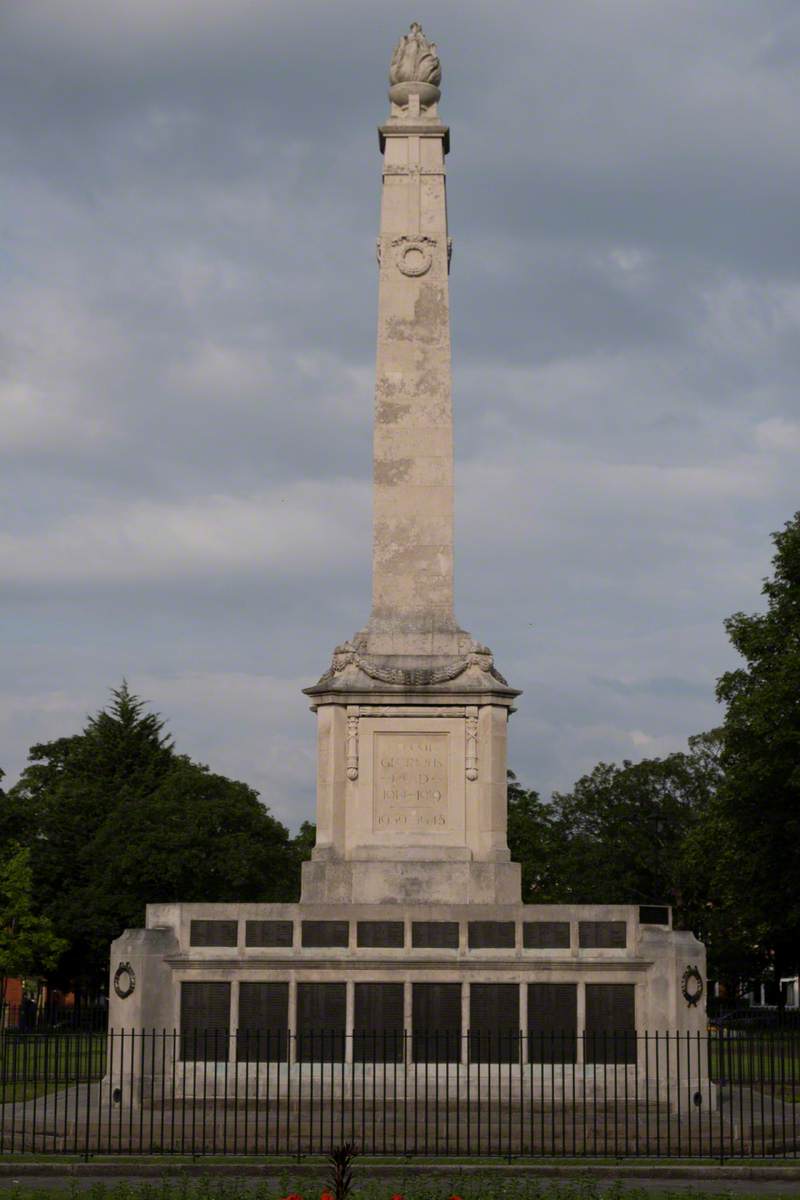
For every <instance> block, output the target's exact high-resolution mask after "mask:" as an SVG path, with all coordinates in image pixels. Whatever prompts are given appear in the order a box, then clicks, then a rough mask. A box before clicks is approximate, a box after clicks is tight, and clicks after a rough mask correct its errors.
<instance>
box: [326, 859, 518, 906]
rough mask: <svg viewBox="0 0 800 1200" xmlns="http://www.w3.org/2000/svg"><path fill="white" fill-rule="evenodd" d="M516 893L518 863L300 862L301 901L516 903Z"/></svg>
mask: <svg viewBox="0 0 800 1200" xmlns="http://www.w3.org/2000/svg"><path fill="white" fill-rule="evenodd" d="M519 895H520V866H519V863H512V862H457V861H453V862H441V861H438V862H421V861H419V860H418V859H417V860H413V861H407V860H405V861H404V860H399V861H394V862H393V861H387V860H385V859H380V860H376V861H372V862H369V861H368V862H358V861H350V862H342V861H331V862H324V861H322V862H320V861H316V862H315V861H312V862H307V863H303V902H304V903H306V904H328V903H333V904H393V903H400V904H419V903H431V904H515V903H516V904H518V903H519Z"/></svg>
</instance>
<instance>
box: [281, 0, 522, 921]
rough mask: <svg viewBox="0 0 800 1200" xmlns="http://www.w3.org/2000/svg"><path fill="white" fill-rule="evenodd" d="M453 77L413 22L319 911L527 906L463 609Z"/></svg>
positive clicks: (383, 242) (397, 63)
mask: <svg viewBox="0 0 800 1200" xmlns="http://www.w3.org/2000/svg"><path fill="white" fill-rule="evenodd" d="M440 82H441V68H440V65H439V60H438V57H437V55H436V47H435V45H433V44H432V43H430V42H429V41H428V40H427V38H426V37H425V35H424V34H423V32H422V29H421V28H420V26H419V25H418V24H416V23H415V24H413V25H412V26H411V30H410V32H409V33H408V34H406V35H405V36H404V37H402V38H401V39H400V42H399V43H398V45H397V47H396V49H395V52H394V55H393V57H392V63H391V67H390V85H391V86H390V89H389V99H390V102H391V111H390V115H389V119H388V121H387V122H386V124H385V125H383V126H381V127H380V130H379V135H380V147H381V152H382V154H383V193H382V202H381V222H380V236H379V238H378V243H377V256H378V263H379V272H380V276H379V292H378V351H377V380H376V392H375V440H374V464H373V465H374V490H373V505H374V509H373V512H374V515H373V576H372V579H373V583H372V612H371V615H370V618H369V621H368V623H367V626H366V628H365V629H364V630H362V632H360V633H358V634H356V635H355V637H353V639H352V640H351V641H349V642H346V643H345V644H344V645H342V646H339V647H337V649H336V650H335V651H334V655H333V661H332V664H331V667H330V670H329V671H328V672H327V673H326V674H325V675H324V676H323V677H322V679H320V681H319V683H317V684H316V685H315V686H314V687H311V688H308V689H307V694H308V695H309V696H310V697H311V698H312V702H313V703H312V707H313V709H314V710H315V711H316V713H317V720H318V778H317V844H316V847H315V850H314V854H313V858H312V861H311V862H310V863H307V864H305V868H304V875H303V901H304V902H307V903H325V902H342V901H352V902H362V903H379V902H388V901H405V902H425V901H430V902H436V901H439V902H442V901H449V902H452V903H470V902H473V901H474V902H481V903H518V902H519V900H520V891H519V868H518V866H517V865H516V864H512V863H510V862H509V851H508V846H507V841H506V728H507V722H508V716H509V712H510V711H511V709H512V704H513V701H514V698H515V697H516V696H517V695H518V694H519V693H518V692H517V691H515V690H514V689H513V688H511V687H509V685H508V684H507V683H506V681H505V680H504V679H503V677H502V676H501V675H500V674H499V673H498V672H497V670H496V669H495V667H494V663H493V660H492V656H491V653H490V652H489V650H487V649H486V647H485V646H481V645H479V644H478V643H477V642H475V641H474V639H473V638H472V637H471V636H470V635H469V634H468V633H466V632H465V631H464V630H462V629H461V628H460V627H459V625H458V623H457V622H456V619H455V615H454V611H453V414H452V404H451V360H450V311H449V287H448V274H449V266H450V256H451V242H450V238H449V236H448V229H447V206H446V198H445V155H446V154H447V152H448V149H449V145H448V129H447V126H446V125H444V124H443V123H442V121H441V119H440V117H439V114H438V102H439V99H440V89H439V84H440Z"/></svg>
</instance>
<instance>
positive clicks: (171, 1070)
mask: <svg viewBox="0 0 800 1200" xmlns="http://www.w3.org/2000/svg"><path fill="white" fill-rule="evenodd" d="M0 1055H1V1058H2V1061H0V1149H1V1150H2V1152H3V1153H26V1152H37V1153H42V1152H44V1153H58V1152H63V1153H71V1154H74V1153H84V1154H92V1153H103V1154H113V1153H125V1154H130V1153H139V1152H141V1153H147V1154H152V1153H165V1154H192V1155H199V1154H254V1155H262V1156H263V1155H287V1154H290V1155H313V1154H321V1153H327V1152H328V1151H329V1150H330V1149H331V1147H332V1146H333V1145H336V1144H337V1143H340V1142H343V1141H354V1142H355V1143H356V1144H357V1145H358V1146H359V1148H360V1149H361V1150H362V1151H363V1152H364V1153H371V1154H381V1155H404V1156H407V1155H420V1156H432V1155H436V1156H453V1155H456V1156H460V1157H461V1156H470V1155H497V1156H503V1157H518V1156H519V1157H530V1156H546V1157H553V1156H568V1157H575V1156H584V1155H585V1156H596V1155H600V1156H604V1157H605V1156H613V1157H615V1158H620V1157H633V1156H656V1157H712V1156H713V1157H714V1158H735V1157H752V1156H755V1157H761V1158H772V1157H786V1156H790V1157H797V1155H798V1140H799V1139H800V1129H798V1109H800V1038H797V1037H794V1036H791V1035H787V1034H778V1035H763V1036H759V1037H755V1036H750V1035H749V1034H742V1035H740V1034H736V1035H727V1034H723V1035H721V1036H717V1035H706V1034H703V1035H698V1034H686V1033H679V1034H673V1033H661V1032H655V1033H644V1034H642V1033H639V1034H636V1033H632V1032H630V1031H623V1032H620V1033H615V1032H612V1031H608V1032H602V1033H576V1032H575V1031H574V1030H571V1031H566V1032H564V1033H530V1034H525V1033H519V1032H516V1031H511V1032H510V1031H508V1030H500V1031H486V1030H470V1031H467V1032H465V1033H460V1032H448V1031H443V1032H436V1031H433V1032H430V1033H420V1032H419V1031H416V1032H415V1034H414V1036H412V1035H411V1034H409V1033H406V1032H399V1031H398V1032H365V1033H355V1034H352V1033H351V1034H346V1033H345V1032H343V1031H342V1030H315V1031H303V1032H301V1033H297V1034H296V1033H290V1032H288V1031H287V1030H285V1029H278V1030H247V1031H239V1032H238V1033H229V1032H228V1031H227V1030H224V1029H220V1030H202V1031H200V1030H195V1031H192V1032H191V1033H186V1032H184V1033H178V1032H173V1031H153V1030H149V1031H127V1030H124V1031H116V1030H115V1031H112V1032H109V1033H108V1034H101V1033H90V1032H85V1031H74V1032H62V1031H55V1032H44V1033H43V1032H37V1031H32V1032H27V1033H21V1032H20V1031H8V1030H6V1031H4V1032H3V1034H2V1036H1V1037H0Z"/></svg>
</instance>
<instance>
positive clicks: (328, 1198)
mask: <svg viewBox="0 0 800 1200" xmlns="http://www.w3.org/2000/svg"><path fill="white" fill-rule="evenodd" d="M319 1200H333V1193H332V1192H323V1193H322V1195H321V1196H320V1198H319Z"/></svg>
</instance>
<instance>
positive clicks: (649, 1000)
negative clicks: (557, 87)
mask: <svg viewBox="0 0 800 1200" xmlns="http://www.w3.org/2000/svg"><path fill="white" fill-rule="evenodd" d="M440 83H441V68H440V64H439V59H438V55H437V52H436V47H435V46H434V45H433V44H432V43H431V42H429V41H428V39H427V38H426V37H425V35H424V33H423V32H422V30H421V28H420V27H419V26H418V25H416V24H414V25H412V27H411V30H410V32H409V33H408V34H406V35H405V36H404V37H403V38H401V39H400V42H399V43H398V45H397V47H396V49H395V52H394V55H393V58H392V63H391V68H390V90H389V99H390V112H389V116H388V119H387V120H386V122H385V123H384V124H383V125H382V126H381V127H380V131H379V144H380V150H381V154H382V158H383V176H382V200H381V216H380V231H379V237H378V245H377V250H378V254H377V257H378V337H377V370H376V388H375V414H374V457H373V478H374V488H373V497H374V505H373V539H372V561H373V570H372V607H371V612H370V616H369V619H368V621H367V623H366V625H365V626H364V627H363V628H362V629H361V630H360V631H359V632H358V633H356V634H354V635H353V636H352V637H350V639H349V640H347V641H345V642H343V643H342V644H341V645H339V646H337V647H336V649H335V650H334V652H333V656H332V659H331V662H330V666H329V667H328V669H327V670H326V671H325V672H324V673H323V675H322V677H321V678H320V679H319V681H318V682H317V683H316V684H314V685H313V686H312V687H309V688H307V689H306V694H307V695H308V697H309V700H310V702H311V708H312V711H313V712H314V713H315V714H316V721H317V814H316V827H317V835H316V845H315V848H314V851H313V854H312V857H311V860H310V861H309V862H307V863H305V864H304V867H303V878H302V891H301V898H300V901H299V903H297V904H179V903H175V904H151V905H149V907H148V910H147V927H146V928H145V929H143V930H127V931H126V932H125V933H124V934H123V935H122V936H121V937H120V938H118V939H117V940H116V941H115V942H114V944H113V946H112V956H111V985H112V986H111V990H110V1009H109V1020H110V1034H109V1036H110V1038H111V1039H112V1042H113V1045H112V1044H111V1043H109V1054H108V1071H107V1076H106V1085H105V1086H106V1089H107V1095H108V1097H110V1100H109V1103H110V1104H111V1105H112V1109H113V1105H114V1104H115V1103H117V1102H119V1103H122V1104H130V1105H137V1104H138V1105H140V1106H142V1107H146V1106H147V1105H151V1106H153V1104H154V1103H155V1102H156V1100H157V1101H158V1104H159V1105H160V1106H161V1108H160V1111H161V1112H162V1113H163V1111H164V1103H165V1102H166V1101H167V1100H169V1103H171V1104H172V1103H174V1104H178V1103H180V1104H188V1105H189V1106H190V1107H191V1109H192V1112H195V1114H196V1108H195V1106H196V1105H198V1104H200V1103H201V1101H202V1104H203V1105H206V1106H207V1105H209V1104H211V1105H212V1107H213V1106H214V1105H216V1103H217V1101H218V1100H219V1102H220V1103H223V1104H224V1105H229V1104H230V1103H231V1102H232V1098H235V1099H236V1101H237V1103H238V1101H239V1100H240V1099H242V1098H244V1102H245V1103H246V1104H249V1103H250V1100H251V1097H257V1098H260V1099H263V1098H264V1097H265V1096H266V1095H268V1096H269V1101H268V1103H269V1105H276V1106H277V1107H276V1111H278V1112H282V1113H289V1114H294V1117H295V1118H296V1119H297V1120H298V1122H299V1125H298V1130H299V1131H298V1133H297V1139H298V1140H297V1142H296V1144H297V1145H298V1146H299V1145H300V1144H301V1143H302V1142H303V1139H304V1138H306V1139H308V1138H309V1137H311V1131H312V1130H313V1129H315V1128H317V1127H316V1126H315V1125H314V1122H315V1121H323V1122H324V1121H326V1120H330V1121H331V1122H332V1124H331V1129H330V1131H329V1134H330V1137H331V1138H332V1137H333V1136H334V1134H333V1132H332V1131H333V1130H334V1129H335V1128H340V1131H341V1130H343V1129H344V1125H343V1124H341V1125H340V1126H337V1125H336V1122H337V1121H339V1120H340V1118H341V1122H344V1121H345V1115H346V1112H347V1111H350V1109H352V1106H353V1105H354V1104H355V1103H356V1098H358V1101H359V1103H361V1104H362V1105H366V1104H367V1100H368V1098H369V1097H371V1099H369V1103H370V1105H371V1106H372V1107H371V1111H372V1112H373V1113H374V1114H376V1117H375V1119H376V1120H380V1122H381V1127H382V1129H385V1128H388V1126H387V1125H386V1122H392V1121H398V1120H400V1121H401V1123H402V1125H403V1128H404V1129H405V1130H407V1132H406V1133H404V1135H403V1137H404V1138H406V1140H407V1139H408V1138H409V1137H411V1136H412V1135H411V1126H410V1125H408V1121H409V1120H410V1119H411V1118H410V1117H409V1115H408V1109H407V1104H406V1102H407V1099H408V1097H409V1096H411V1097H412V1098H413V1103H414V1104H415V1105H419V1103H421V1102H423V1101H424V1105H427V1108H425V1109H424V1111H425V1112H426V1113H428V1112H430V1111H432V1110H431V1108H430V1105H431V1104H432V1102H433V1098H434V1097H435V1098H436V1104H437V1105H441V1104H443V1103H444V1097H445V1096H446V1100H447V1103H446V1104H445V1107H444V1108H437V1112H438V1113H439V1116H437V1117H436V1122H435V1125H436V1129H437V1130H438V1129H439V1124H438V1122H439V1121H440V1118H441V1114H442V1113H446V1112H448V1111H450V1108H449V1107H448V1106H451V1105H453V1104H454V1105H455V1106H456V1109H457V1111H458V1114H459V1116H458V1123H459V1124H458V1128H459V1130H460V1131H461V1132H460V1133H459V1137H462V1135H463V1137H467V1136H468V1135H469V1136H470V1137H472V1136H473V1134H472V1133H470V1132H469V1131H470V1130H472V1129H473V1126H472V1124H471V1122H472V1115H469V1114H473V1115H474V1112H479V1113H480V1112H484V1116H486V1114H487V1113H488V1114H489V1116H486V1119H489V1120H490V1124H491V1123H492V1122H494V1123H495V1124H496V1123H497V1122H498V1121H499V1122H501V1123H502V1122H503V1121H506V1120H507V1122H511V1125H512V1126H513V1125H514V1122H516V1121H517V1120H518V1119H522V1118H521V1117H520V1113H523V1115H524V1114H525V1113H530V1111H531V1107H530V1106H531V1104H538V1105H539V1107H540V1108H541V1105H542V1103H544V1102H545V1100H547V1098H548V1097H549V1101H548V1102H549V1103H550V1104H551V1105H552V1106H555V1107H558V1105H561V1106H562V1108H563V1107H564V1106H565V1105H567V1106H570V1105H571V1106H572V1107H573V1108H574V1107H575V1106H576V1105H579V1106H581V1105H582V1106H583V1111H584V1113H586V1112H588V1111H589V1108H591V1111H593V1112H594V1114H595V1117H597V1119H600V1117H599V1116H598V1114H599V1113H601V1111H602V1112H603V1113H605V1114H606V1116H605V1117H603V1118H602V1119H603V1120H606V1118H608V1119H609V1120H610V1119H611V1118H610V1117H609V1116H608V1114H610V1113H611V1112H612V1111H613V1110H614V1105H617V1106H618V1105H619V1104H620V1103H622V1102H623V1101H624V1102H625V1103H626V1104H627V1103H628V1102H629V1101H630V1102H631V1103H633V1098H635V1099H636V1103H637V1104H639V1103H645V1104H646V1103H649V1102H650V1101H651V1100H653V1098H654V1097H655V1098H656V1102H657V1104H658V1105H659V1106H660V1107H659V1109H658V1111H659V1114H660V1115H661V1116H664V1115H665V1114H668V1113H687V1114H695V1115H696V1114H697V1113H698V1112H702V1114H703V1115H704V1119H706V1118H707V1114H708V1113H710V1112H714V1111H716V1103H717V1102H716V1091H715V1088H714V1086H713V1084H712V1083H711V1082H710V1076H709V1070H708V1054H707V1053H705V1052H701V1051H702V1047H701V1043H700V1040H698V1039H702V1038H703V1037H704V1034H705V1016H704V997H703V981H704V978H705V951H704V948H703V946H702V945H701V944H700V943H699V942H698V941H697V940H696V939H695V938H694V937H693V935H692V934H691V933H686V932H679V931H676V930H674V929H673V928H672V920H671V912H670V909H669V908H668V907H665V906H661V905H657V904H653V905H643V906H640V905H633V904H630V905H600V906H580V905H568V906H561V905H549V906H540V905H524V904H522V903H521V888H520V868H519V865H518V864H517V863H514V862H512V861H511V856H510V853H509V848H508V841H507V831H506V823H507V787H506V779H507V760H506V739H507V729H508V721H509V717H510V715H511V714H512V713H513V711H514V704H515V702H516V701H517V698H518V696H519V694H520V693H519V691H518V690H517V689H515V688H513V687H512V686H511V685H510V684H509V683H508V682H507V681H506V680H505V679H504V678H503V676H502V675H501V674H500V671H499V670H498V668H497V666H496V665H495V662H494V658H493V655H492V653H491V651H490V650H489V649H488V648H487V647H486V646H485V645H483V644H481V643H480V642H478V641H476V640H475V639H474V638H473V637H472V636H471V635H470V634H469V633H467V632H466V631H465V630H463V629H462V628H461V627H460V625H459V624H458V622H457V620H456V617H455V614H454V598H453V414H452V401H451V362H450V316H449V274H450V266H451V256H452V242H451V238H450V234H449V230H448V225H447V206H446V202H445V158H446V155H447V152H448V150H449V131H448V129H447V126H446V125H444V124H443V123H442V121H441V118H440V116H439V111H438V105H439V99H440ZM500 594H501V590H500V589H498V595H500ZM656 1031H658V1038H659V1039H660V1040H659V1041H657V1042H654V1041H653V1039H654V1038H655V1036H656ZM667 1035H668V1040H667V1041H666V1042H665V1041H664V1038H665V1037H667ZM148 1037H150V1038H151V1039H157V1038H159V1037H160V1038H161V1041H160V1042H158V1043H157V1042H156V1041H155V1040H153V1041H152V1042H151V1043H148V1042H147V1038H148ZM131 1038H132V1039H133V1041H130V1040H128V1041H126V1039H131ZM137 1039H139V1040H138V1041H137ZM669 1039H671V1040H669ZM664 1046H669V1047H670V1050H669V1052H668V1053H666V1054H665V1052H664V1049H663V1048H664ZM148 1047H149V1048H148ZM678 1047H681V1049H680V1053H678ZM137 1054H140V1055H141V1054H144V1056H145V1057H144V1059H137ZM143 1063H144V1066H143ZM147 1064H149V1066H148V1065H147ZM486 1087H489V1088H490V1089H494V1090H493V1092H492V1094H491V1104H490V1106H489V1109H485V1104H486V1103H488V1101H487V1098H486V1093H485V1090H484V1089H485V1088H486ZM265 1089H268V1090H267V1092H265ZM309 1089H311V1091H309ZM314 1089H316V1090H315V1091H314ZM401 1095H402V1096H403V1097H404V1100H403V1104H404V1105H406V1107H405V1108H402V1110H401V1108H400V1107H398V1106H399V1105H400V1101H399V1099H398V1097H400V1096H401ZM300 1096H304V1097H305V1100H304V1101H303V1103H302V1104H300V1102H299V1099H298V1098H299V1097H300ZM314 1096H315V1097H316V1104H317V1105H318V1104H320V1103H322V1105H323V1107H322V1109H321V1110H319V1111H318V1110H317V1108H316V1107H315V1101H314V1098H313V1097H314ZM114 1097H117V1099H116V1100H115V1099H114ZM387 1097H390V1098H391V1104H390V1103H389V1100H388V1099H387ZM504 1098H505V1099H504ZM259 1102H260V1100H259ZM495 1102H497V1103H501V1105H502V1104H505V1109H496V1108H495V1107H493V1105H494V1104H495ZM306 1103H307V1104H310V1105H311V1107H310V1108H308V1109H306V1108H305V1107H304V1104H306ZM474 1104H477V1106H478V1107H477V1109H473V1108H471V1107H470V1106H471V1105H474ZM298 1105H299V1107H298ZM587 1105H588V1106H589V1108H587V1107H586V1106H587ZM348 1106H350V1107H349V1109H348ZM592 1106H593V1107H592ZM234 1107H235V1105H234ZM555 1107H554V1111H555ZM506 1110H507V1112H506V1115H505V1116H504V1115H503V1112H505V1111H506ZM131 1111H132V1110H131ZM204 1111H205V1110H204ZM237 1111H238V1110H237ZM401 1111H402V1113H403V1115H402V1118H401V1117H400V1116H399V1114H400V1113H401ZM637 1111H639V1110H637ZM642 1111H644V1112H647V1111H649V1110H648V1109H647V1108H645V1109H644V1110H642ZM297 1114H305V1115H301V1116H298V1115H297ZM337 1114H338V1115H337ZM465 1114H468V1115H465ZM498 1114H499V1115H498ZM173 1116H174V1113H173ZM142 1119H144V1118H142ZM154 1119H155V1118H154ZM198 1119H200V1118H198ZM207 1119H208V1118H207V1116H203V1117H202V1120H203V1121H204V1122H205V1121H207ZM441 1119H444V1118H441ZM527 1119H528V1118H527V1117H525V1120H527ZM665 1119H667V1117H666V1116H665ZM669 1119H671V1118H669ZM636 1120H637V1122H638V1120H639V1118H638V1116H637V1118H636ZM414 1122H415V1124H414V1132H413V1138H414V1139H418V1138H419V1136H420V1129H421V1128H422V1125H421V1122H423V1118H422V1117H421V1116H420V1115H419V1109H417V1110H415V1116H414ZM464 1122H466V1124H464ZM300 1127H302V1130H305V1132H302V1130H301V1128H300ZM510 1127H511V1126H509V1128H510ZM514 1127H515V1128H516V1126H514ZM636 1127H637V1129H638V1128H639V1126H638V1124H637V1126H636ZM320 1128H322V1126H320ZM350 1128H351V1126H348V1129H350ZM392 1128H394V1126H392ZM425 1128H426V1130H427V1126H426V1127H425ZM492 1128H494V1126H492ZM626 1128H627V1127H626ZM473 1133H474V1131H473ZM640 1135H641V1130H640V1131H639V1134H637V1136H640ZM292 1136H294V1135H292ZM314 1136H315V1137H316V1134H315V1135H314ZM320 1136H321V1135H320ZM326 1136H328V1134H326ZM359 1136H360V1137H364V1136H365V1134H364V1131H363V1129H362V1131H361V1134H360V1135H359ZM426 1136H427V1132H426ZM448 1136H449V1135H448ZM475 1136H477V1134H476V1135H475ZM498 1136H499V1134H498ZM642 1136H643V1135H642ZM463 1137H462V1143H463ZM482 1137H483V1135H481V1136H480V1137H478V1144H480V1145H481V1146H484V1140H482ZM436 1138H437V1139H438V1138H439V1133H438V1132H437V1133H436ZM312 1140H313V1139H312ZM585 1140H586V1139H584V1142H585ZM278 1141H280V1138H279V1139H278ZM373 1141H374V1138H373ZM276 1144H277V1143H276ZM315 1144H316V1143H315ZM376 1144H377V1143H376ZM415 1144H416V1142H415ZM460 1144H461V1143H460ZM492 1144H494V1143H492ZM587 1144H588V1143H587ZM437 1146H439V1148H440V1149H441V1143H440V1141H439V1140H437Z"/></svg>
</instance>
